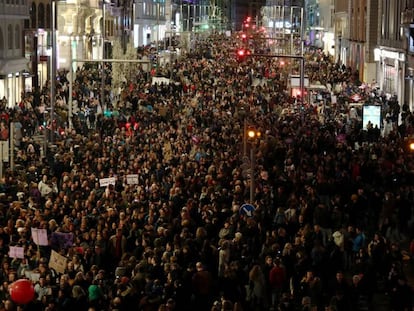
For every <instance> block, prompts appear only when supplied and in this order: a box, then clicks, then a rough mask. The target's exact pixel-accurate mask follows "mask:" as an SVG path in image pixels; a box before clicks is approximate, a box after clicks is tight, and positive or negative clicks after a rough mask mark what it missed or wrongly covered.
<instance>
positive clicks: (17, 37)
mask: <svg viewBox="0 0 414 311" xmlns="http://www.w3.org/2000/svg"><path fill="white" fill-rule="evenodd" d="M14 47H15V48H16V49H20V27H19V25H16V27H15V28H14Z"/></svg>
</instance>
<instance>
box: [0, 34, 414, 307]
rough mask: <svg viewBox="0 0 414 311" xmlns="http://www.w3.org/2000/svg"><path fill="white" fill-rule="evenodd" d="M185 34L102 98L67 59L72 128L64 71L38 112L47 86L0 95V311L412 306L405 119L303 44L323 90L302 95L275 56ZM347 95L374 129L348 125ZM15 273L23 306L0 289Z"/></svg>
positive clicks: (412, 166) (310, 72)
mask: <svg viewBox="0 0 414 311" xmlns="http://www.w3.org/2000/svg"><path fill="white" fill-rule="evenodd" d="M195 40H198V41H197V42H195V43H194V47H193V49H191V51H190V52H187V53H183V54H182V55H181V56H180V57H179V58H177V59H174V60H172V61H171V62H167V63H165V64H163V65H162V66H159V67H157V68H155V69H154V70H153V71H151V72H148V71H145V70H144V68H143V67H142V68H141V69H138V70H137V72H136V74H135V75H134V76H133V77H131V78H130V80H129V81H125V83H124V84H123V87H122V88H121V92H120V94H119V95H118V96H114V95H113V94H112V93H111V92H110V87H107V88H105V98H104V100H102V99H101V98H100V90H101V85H100V83H101V81H102V78H101V75H100V74H101V72H100V69H99V68H96V67H94V66H89V65H88V64H84V65H82V66H80V67H79V68H78V69H77V71H76V79H75V81H74V84H73V94H72V95H73V112H74V115H73V118H72V121H73V122H72V126H71V128H70V127H69V126H68V124H69V123H68V116H69V115H68V98H69V96H68V94H69V93H68V92H69V87H68V86H69V84H68V80H67V79H66V76H65V73H61V76H60V77H59V79H58V82H57V85H56V103H55V107H54V108H55V109H54V111H55V115H54V116H50V109H47V107H50V101H49V98H48V94H49V91H50V83H48V84H47V85H45V86H44V87H43V89H41V90H36V91H34V92H33V93H28V94H24V96H22V100H21V102H19V103H16V105H15V106H14V107H13V108H7V107H10V103H7V99H6V98H4V99H3V101H2V107H1V115H0V118H1V127H0V133H1V137H2V139H7V138H8V137H9V135H10V134H9V133H10V128H8V127H9V126H11V125H12V126H13V127H14V130H13V133H14V134H13V142H14V145H15V146H14V149H15V152H16V155H15V157H14V161H15V169H14V170H10V169H8V164H7V163H4V164H3V165H4V170H3V175H4V176H3V179H2V180H1V184H0V256H1V266H0V302H1V308H0V310H48V311H54V310H56V311H57V310H62V311H63V310H78V311H82V310H85V311H86V310H88V311H101V310H120V311H121V310H142V311H147V310H148V311H161V310H168V311H193V310H198V311H207V310H215V311H219V310H220V311H230V310H231V311H233V310H234V311H239V310H245V311H250V310H253V311H256V310H257V311H267V310H286V311H290V310H317V311H319V310H332V311H335V310H338V311H344V310H346V311H351V310H375V309H376V305H375V303H376V301H375V297H377V295H378V294H381V295H383V297H387V300H388V306H389V308H390V309H389V310H395V311H400V310H401V311H403V310H412V307H413V301H412V296H413V291H412V286H411V284H410V283H409V282H408V279H407V273H406V271H407V267H410V266H411V265H412V264H413V262H412V261H413V260H412V256H413V255H414V243H411V241H412V240H413V239H414V226H413V222H412V218H413V217H412V216H413V215H412V208H413V200H414V198H413V193H414V192H413V191H414V188H413V186H414V180H413V170H414V161H413V160H414V158H413V155H414V153H412V152H410V150H408V149H407V145H408V142H409V139H410V137H411V135H412V134H413V125H414V118H413V117H414V115H413V112H412V111H410V109H409V108H408V106H407V105H406V104H405V103H398V102H397V100H396V98H395V97H394V96H392V95H393V94H391V96H387V95H386V94H383V92H382V91H381V90H380V89H379V88H378V87H377V86H376V85H375V83H372V84H362V83H361V82H360V81H359V79H358V73H357V72H352V70H351V69H350V68H348V67H346V66H343V65H341V64H336V63H335V62H334V61H333V60H332V58H331V57H329V56H327V55H325V54H324V53H323V52H322V51H321V50H318V49H309V50H307V51H306V54H305V73H306V75H307V76H308V77H309V79H310V80H312V81H319V82H320V84H321V85H324V86H327V89H326V90H324V91H317V92H315V93H312V92H311V90H309V91H308V92H307V93H306V94H303V98H301V97H300V96H296V97H293V96H291V95H292V94H291V93H290V90H289V88H288V87H287V86H286V83H284V81H286V79H288V76H287V74H288V73H287V71H288V68H289V64H282V63H281V62H280V59H278V58H276V57H260V56H257V57H253V56H252V57H248V58H246V59H242V60H241V59H238V58H237V57H236V52H235V51H236V50H237V49H238V48H239V47H240V42H239V41H238V40H236V39H235V38H234V37H227V36H225V35H221V34H215V35H211V36H209V37H205V38H199V39H195ZM139 53H140V54H145V53H146V50H145V49H141V50H139ZM140 56H142V55H140ZM292 62H293V61H292ZM110 72H111V66H110V64H107V68H106V74H107V75H106V79H105V83H107V84H108V85H109V84H110V83H111V75H110ZM161 76H162V77H164V80H163V81H167V80H169V82H170V83H167V82H163V83H161V82H159V83H153V81H161V80H162V79H156V78H160V77H161ZM355 94H358V96H360V97H361V98H362V101H365V102H375V103H377V104H378V105H381V114H382V125H381V126H379V127H378V126H377V125H375V124H368V126H367V127H366V128H364V127H363V124H362V118H361V111H360V107H359V106H358V105H354V104H353V103H352V99H351V97H352V95H355ZM45 108H46V109H45ZM52 120H53V121H52ZM250 128H254V129H255V130H256V131H257V132H260V133H261V135H260V136H257V137H256V138H254V139H250V138H248V137H246V129H250ZM50 129H52V130H53V131H54V132H55V134H54V136H52V138H51V139H50V136H51V134H50ZM48 130H49V134H48V135H49V139H50V140H52V141H53V145H52V146H50V147H49V148H44V147H45V146H44V145H42V142H39V141H38V140H36V139H34V138H35V136H38V134H39V133H41V132H45V131H46V132H47V131H48ZM252 179H253V180H254V182H253V187H251V185H252V181H251V180H252ZM34 229H39V230H41V229H42V230H46V232H47V243H46V244H47V245H44V243H40V242H39V237H38V236H34V235H33V232H40V231H34ZM59 236H60V237H64V243H61V242H62V239H61V240H59V239H58V238H56V237H59ZM56 239H58V241H56ZM12 249H13V252H12V251H11V250H12ZM22 249H23V253H22V255H19V254H17V250H22ZM52 257H53V258H58V259H59V262H62V261H61V260H62V258H64V259H65V260H64V264H65V266H64V267H63V268H62V267H60V268H58V269H56V268H55V267H56V263H55V262H53V261H52V260H51V258H52ZM57 270H59V271H57ZM21 278H29V279H30V280H32V281H33V284H34V289H35V298H34V300H33V301H32V302H30V303H29V304H27V305H18V304H17V303H15V302H13V300H12V299H11V298H10V293H9V290H8V288H9V286H10V285H11V284H12V283H13V282H14V281H15V280H17V279H21Z"/></svg>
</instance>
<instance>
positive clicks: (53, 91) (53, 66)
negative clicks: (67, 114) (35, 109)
mask: <svg viewBox="0 0 414 311" xmlns="http://www.w3.org/2000/svg"><path fill="white" fill-rule="evenodd" d="M51 41H52V42H51V43H52V55H51V58H50V60H51V70H50V143H52V144H53V141H54V132H55V129H54V127H55V126H54V123H53V121H54V114H55V100H56V70H57V69H56V62H57V42H56V0H52V40H51ZM46 131H47V129H46V127H45V141H46V142H47V134H46ZM46 152H47V145H45V154H46Z"/></svg>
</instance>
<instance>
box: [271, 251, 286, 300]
mask: <svg viewBox="0 0 414 311" xmlns="http://www.w3.org/2000/svg"><path fill="white" fill-rule="evenodd" d="M285 281H286V269H285V267H284V266H283V265H282V262H281V260H280V258H276V259H275V261H274V265H273V268H272V269H271V270H270V272H269V284H270V287H271V292H272V307H273V308H277V306H278V304H279V300H280V297H281V294H282V290H283V287H284V285H285Z"/></svg>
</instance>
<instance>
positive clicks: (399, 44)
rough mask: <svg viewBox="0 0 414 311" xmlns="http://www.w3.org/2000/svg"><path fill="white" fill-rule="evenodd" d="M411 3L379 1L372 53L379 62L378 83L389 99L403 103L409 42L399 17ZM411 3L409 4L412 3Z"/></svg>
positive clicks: (388, 0) (399, 0) (392, 0)
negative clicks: (395, 98)
mask: <svg viewBox="0 0 414 311" xmlns="http://www.w3.org/2000/svg"><path fill="white" fill-rule="evenodd" d="M409 2H410V1H405V0H379V3H378V7H379V12H380V20H379V26H380V30H379V39H378V40H379V41H378V48H377V49H376V51H375V54H376V60H377V62H378V66H379V70H378V83H379V87H380V89H381V90H382V91H384V92H385V93H386V94H387V95H388V96H397V98H398V101H399V103H400V104H402V103H404V101H405V75H406V73H405V71H406V61H407V57H406V56H407V49H406V48H407V47H406V44H405V42H407V40H408V38H407V37H406V34H405V32H404V28H403V27H402V20H401V13H402V12H403V10H404V8H405V7H406V5H408V4H409ZM411 2H412V1H411Z"/></svg>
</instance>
